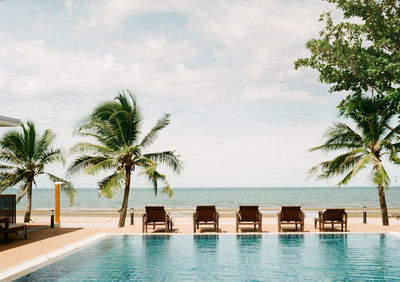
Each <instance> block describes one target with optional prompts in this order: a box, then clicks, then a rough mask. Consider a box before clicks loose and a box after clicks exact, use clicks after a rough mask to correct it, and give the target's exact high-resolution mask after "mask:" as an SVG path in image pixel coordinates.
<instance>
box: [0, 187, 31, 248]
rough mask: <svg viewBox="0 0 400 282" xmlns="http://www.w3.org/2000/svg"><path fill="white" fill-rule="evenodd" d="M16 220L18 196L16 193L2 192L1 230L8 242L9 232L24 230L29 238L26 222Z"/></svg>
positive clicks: (0, 202) (0, 201) (0, 197)
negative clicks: (18, 222)
mask: <svg viewBox="0 0 400 282" xmlns="http://www.w3.org/2000/svg"><path fill="white" fill-rule="evenodd" d="M15 222H16V196H15V194H0V232H1V233H3V237H4V240H5V241H6V243H7V244H8V235H9V233H13V232H15V233H16V234H17V235H18V231H20V230H22V231H23V234H24V238H25V240H26V238H27V228H26V224H24V223H20V224H17V223H15Z"/></svg>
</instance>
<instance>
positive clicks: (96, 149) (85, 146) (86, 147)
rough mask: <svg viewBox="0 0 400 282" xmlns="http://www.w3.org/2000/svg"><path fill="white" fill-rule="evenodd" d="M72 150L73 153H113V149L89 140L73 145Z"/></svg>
mask: <svg viewBox="0 0 400 282" xmlns="http://www.w3.org/2000/svg"><path fill="white" fill-rule="evenodd" d="M70 152H71V153H72V154H84V153H94V154H102V155H111V154H113V152H114V151H113V150H112V149H110V148H108V147H106V146H102V145H97V144H92V143H89V142H80V143H77V144H75V145H74V146H72V148H71V150H70Z"/></svg>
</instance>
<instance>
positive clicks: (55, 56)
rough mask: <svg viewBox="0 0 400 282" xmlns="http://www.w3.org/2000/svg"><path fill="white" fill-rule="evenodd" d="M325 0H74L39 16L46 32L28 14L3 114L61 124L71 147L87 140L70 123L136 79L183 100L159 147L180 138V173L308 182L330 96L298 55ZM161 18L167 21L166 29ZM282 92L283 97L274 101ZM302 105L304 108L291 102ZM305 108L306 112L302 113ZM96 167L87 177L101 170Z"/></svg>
mask: <svg viewBox="0 0 400 282" xmlns="http://www.w3.org/2000/svg"><path fill="white" fill-rule="evenodd" d="M82 3H83V4H82ZM323 5H325V4H324V3H323V2H322V4H321V2H319V1H315V0H304V1H294V0H287V1H278V0H271V1H251V2H243V1H228V0H226V1H185V0H179V1H172V0H171V1H169V0H168V1H156V0H149V1H122V0H116V1H109V0H107V1H105V0H104V1H95V2H89V4H87V2H76V1H74V2H73V1H65V2H64V7H62V12H60V11H58V12H59V13H51V12H48V13H46V14H45V15H42V16H41V17H44V18H45V19H47V20H49V18H46V17H47V16H49V15H54V14H57V15H59V18H60V22H57V18H56V19H54V18H51V19H54V20H55V23H54V26H51V25H45V24H44V23H43V22H42V21H41V19H42V18H39V22H40V23H41V24H42V25H45V26H46V28H45V29H39V30H41V32H38V33H35V32H34V31H36V30H35V29H34V28H31V27H30V26H28V25H27V24H26V23H23V24H22V23H21V26H19V27H18V28H19V29H21V30H26V33H25V35H21V34H18V36H17V35H16V34H14V33H13V32H7V31H5V32H4V34H6V35H7V36H5V37H4V39H3V40H2V44H1V45H0V96H1V99H2V102H3V104H4V105H7V106H6V107H4V108H3V109H2V113H0V114H5V115H10V116H14V117H16V118H21V119H23V120H25V119H26V118H31V119H33V120H34V121H36V122H37V123H38V127H39V128H49V127H51V128H53V129H54V130H55V131H56V133H57V135H58V136H59V139H57V140H58V142H59V143H60V144H62V146H63V147H65V148H68V147H69V146H71V145H72V144H73V143H74V142H76V138H74V137H71V132H72V128H73V127H74V126H75V124H76V121H77V120H79V119H80V118H82V117H83V116H85V115H86V114H87V113H88V111H90V109H92V108H93V107H94V106H96V105H97V104H99V103H100V102H102V101H104V100H106V99H111V98H113V97H114V96H115V94H116V90H118V89H126V88H129V89H132V90H133V91H134V92H136V93H137V94H138V96H139V97H140V99H139V102H140V103H141V104H142V103H144V102H142V101H146V102H147V104H144V105H143V108H144V109H150V110H148V111H152V112H151V113H152V114H156V115H157V116H158V114H159V112H160V114H161V113H162V112H163V111H167V112H169V111H170V109H175V112H173V113H174V114H176V115H177V118H176V120H173V122H172V124H171V127H172V128H171V129H172V130H171V131H169V130H170V128H168V129H166V134H165V135H162V136H164V137H162V138H161V139H160V140H159V144H160V147H155V148H156V149H157V148H159V149H165V148H166V149H170V148H172V149H176V150H177V151H178V152H179V153H181V155H182V157H183V159H184V160H185V163H186V170H185V172H184V174H183V175H182V176H181V177H180V178H173V181H171V183H172V184H173V185H175V184H178V185H179V186H201V185H206V186H213V185H216V186H218V185H222V186H229V185H234V184H235V185H250V186H252V185H260V186H261V185H267V186H271V185H301V184H303V183H304V182H305V171H307V169H308V168H309V167H310V166H311V165H313V164H315V162H316V159H318V157H316V156H315V155H314V157H313V156H311V154H309V153H308V152H306V149H308V148H309V147H310V144H311V143H313V144H315V143H317V144H318V143H319V142H315V140H317V141H318V140H320V138H321V136H322V131H323V130H322V129H321V128H322V127H324V126H323V125H320V124H317V125H316V124H315V123H312V122H310V121H309V119H308V116H312V117H314V116H315V117H316V118H317V119H318V121H319V122H321V123H323V121H320V118H321V119H324V120H326V119H327V118H326V116H327V115H329V113H328V114H327V113H324V116H323V117H322V116H318V112H316V113H314V112H313V111H314V110H315V109H317V108H320V107H324V106H325V107H327V105H326V104H324V103H326V102H327V99H328V98H327V96H328V94H327V93H319V92H317V91H320V89H317V90H316V88H317V87H316V86H319V85H320V84H319V83H318V82H316V75H315V73H312V72H310V71H293V61H294V60H295V59H296V58H298V57H300V56H304V54H305V51H304V44H305V42H306V41H307V40H308V39H309V38H310V37H312V36H315V35H316V34H317V31H318V30H319V26H318V23H317V20H318V15H319V13H320V12H321V11H322V10H324V9H325V7H324V6H323ZM82 6H84V7H86V10H85V9H84V8H82ZM56 12H57V11H56ZM157 13H167V14H166V15H168V16H167V17H165V18H163V19H164V20H165V21H166V22H165V23H164V22H161V23H160V22H154V21H153V17H154V16H155V14H157ZM164 16H165V15H164ZM167 18H168V19H169V18H171V19H172V18H173V19H174V20H176V18H179V19H178V20H177V22H178V23H179V25H176V26H175V25H171V26H170V25H168V24H169V22H168V19H167ZM35 20H37V19H35ZM140 20H142V25H139V27H137V26H136V21H140ZM132 22H134V23H132ZM143 22H145V23H146V24H143ZM173 22H174V23H176V22H175V21H173ZM153 24H155V25H157V26H158V28H160V25H165V26H162V28H160V30H161V31H160V30H158V31H157V32H156V31H154V30H156V27H153ZM58 29H60V30H62V33H61V32H60V33H59V32H58ZM164 30H165V32H163V31H164ZM47 32H48V34H47ZM2 34H3V33H2ZM60 34H61V35H60ZM160 34H161V35H160ZM46 35H47V36H46ZM288 101H291V102H292V103H287V104H285V106H284V107H282V102H288ZM259 102H261V103H259ZM262 102H268V103H262ZM275 102H281V103H280V105H279V106H277V107H276V108H274V105H275V104H274V103H275ZM300 102H301V103H300ZM276 104H277V105H278V104H279V103H276ZM314 104H317V105H318V107H315V106H314ZM260 105H261V106H260ZM286 105H287V107H286ZM263 106H265V107H266V109H264V108H261V107H263ZM267 107H269V108H267ZM279 107H280V108H279ZM290 107H292V108H290ZM299 107H305V109H303V108H302V109H300V110H299V109H298V108H299ZM334 107H335V105H332V112H334V111H335V108H334ZM288 108H289V109H288ZM293 109H294V111H293V113H294V114H293V115H285V114H280V113H281V112H282V113H287V112H288V111H291V110H293ZM324 109H325V108H324ZM296 110H298V111H296ZM272 111H274V112H273V113H271V112H272ZM210 112H211V114H210ZM302 115H303V116H304V115H307V117H306V118H304V119H305V120H307V122H305V123H306V124H304V125H298V124H299V123H301V122H302V120H301V118H302V117H303V116H302ZM293 116H299V117H300V118H299V120H296V119H295V118H292V117H293ZM150 117H152V116H150ZM334 117H335V116H334V113H333V114H332V118H334ZM146 118H147V117H146ZM291 118H292V119H291ZM247 121H248V123H247ZM175 122H176V126H175ZM265 124H268V125H265ZM282 124H284V125H282ZM299 136H301V138H299ZM298 139H301V140H298ZM294 140H295V141H294ZM294 143H295V144H294ZM161 145H162V146H161ZM311 146H312V144H311ZM241 164H243V165H241ZM60 171H61V170H60ZM288 171H289V172H290V176H288ZM204 173H206V174H207V175H206V177H204ZM91 179H93V182H91V184H90V185H87V184H86V185H85V184H83V185H84V186H93V185H95V182H96V180H98V179H99V178H91ZM83 181H86V180H83ZM78 183H79V182H78ZM81 183H84V182H81ZM142 184H144V182H143V183H142ZM81 185H82V184H81Z"/></svg>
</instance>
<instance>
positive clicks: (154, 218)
mask: <svg viewBox="0 0 400 282" xmlns="http://www.w3.org/2000/svg"><path fill="white" fill-rule="evenodd" d="M147 225H152V226H153V230H154V229H155V228H156V225H164V226H165V232H168V231H171V230H172V226H173V221H172V218H171V216H170V215H169V213H168V212H166V211H165V209H164V207H163V206H160V207H146V213H145V214H143V220H142V231H143V233H144V232H146V233H147Z"/></svg>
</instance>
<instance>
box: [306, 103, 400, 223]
mask: <svg viewBox="0 0 400 282" xmlns="http://www.w3.org/2000/svg"><path fill="white" fill-rule="evenodd" d="M341 115H344V116H345V117H348V118H350V119H351V120H352V121H354V122H355V124H356V127H357V130H353V129H352V128H351V127H350V126H348V125H346V124H344V123H334V124H333V126H332V127H330V128H329V129H328V130H327V131H326V133H325V138H326V139H327V140H326V142H325V143H324V144H323V145H321V146H318V147H315V148H312V149H311V151H315V150H322V151H325V152H330V151H342V152H343V153H342V154H340V155H339V156H337V157H336V158H334V159H333V160H330V161H325V162H322V163H320V164H318V165H317V166H315V167H313V168H312V169H311V170H310V174H311V175H314V174H319V177H321V178H330V177H333V176H337V175H344V174H345V177H344V178H343V179H342V180H341V181H340V182H339V183H338V184H337V185H338V186H341V185H346V184H347V183H348V182H349V181H350V179H352V178H353V177H354V176H355V175H356V174H357V173H358V172H359V171H360V170H361V169H363V168H365V167H366V166H368V165H370V166H372V172H371V180H372V182H373V183H374V184H376V185H377V188H378V194H379V203H380V208H381V214H382V223H383V225H389V219H388V212H387V206H386V199H385V190H387V189H388V188H389V184H390V178H389V176H388V174H387V172H386V170H385V168H384V166H383V164H382V157H383V156H384V155H387V156H388V159H389V161H391V162H393V163H396V164H399V163H400V162H399V158H398V156H397V153H398V151H399V150H400V143H399V136H398V132H399V131H400V125H397V126H396V127H394V128H393V127H391V126H390V121H391V119H392V118H393V117H394V116H395V111H393V109H391V108H390V107H385V105H384V104H383V102H382V101H379V100H377V99H374V98H366V97H362V96H358V97H355V98H353V99H352V100H350V101H349V102H347V103H346V104H343V105H341Z"/></svg>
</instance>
